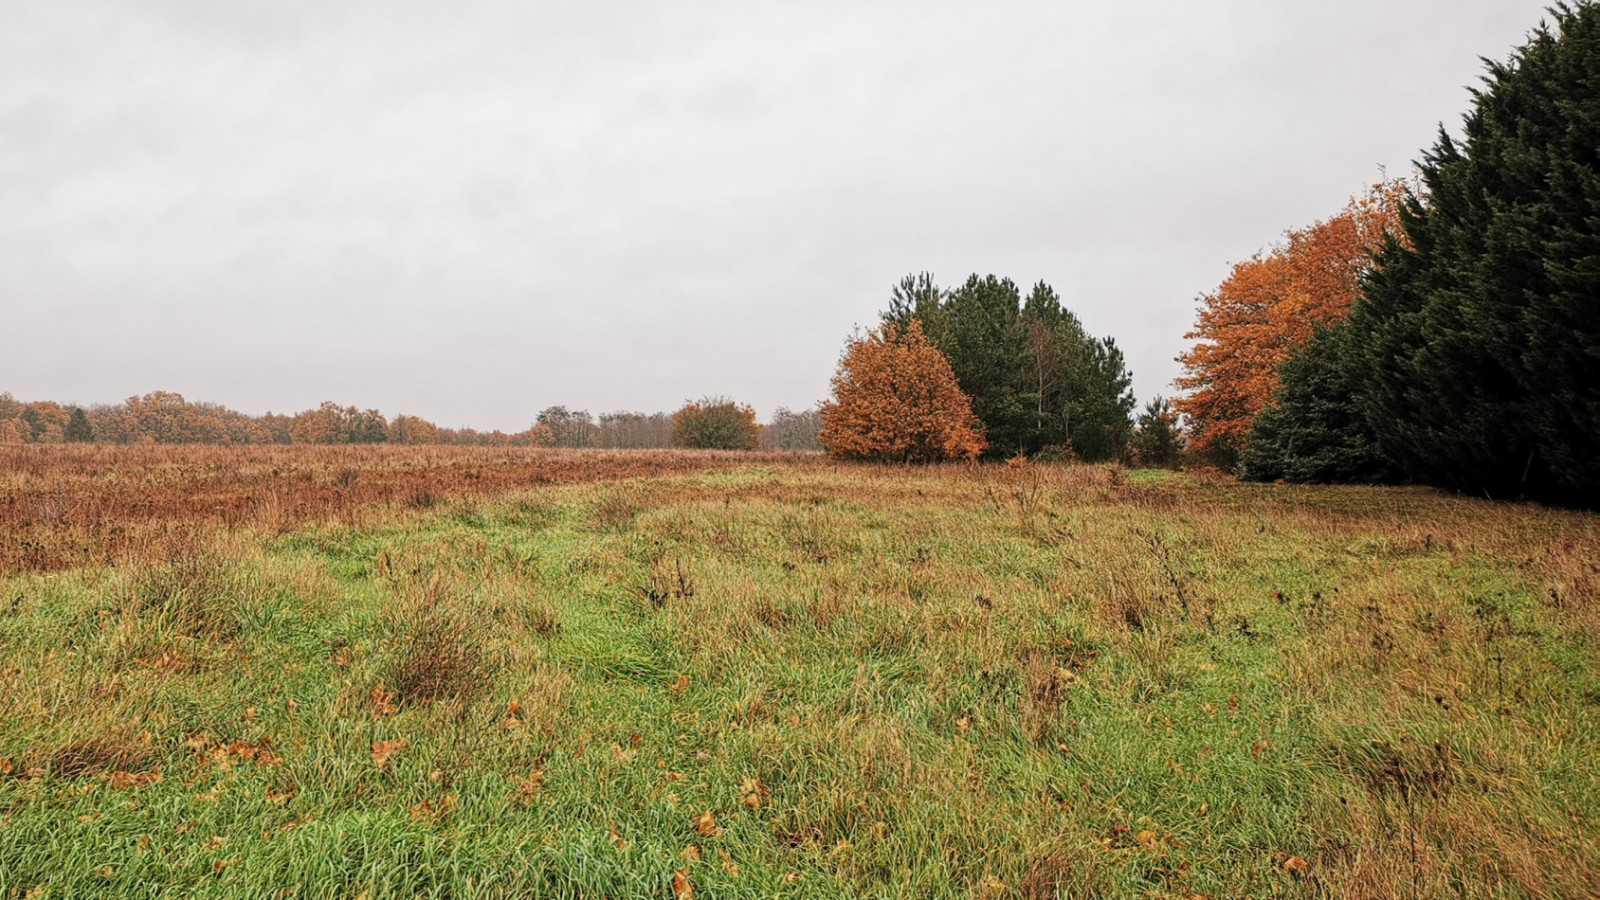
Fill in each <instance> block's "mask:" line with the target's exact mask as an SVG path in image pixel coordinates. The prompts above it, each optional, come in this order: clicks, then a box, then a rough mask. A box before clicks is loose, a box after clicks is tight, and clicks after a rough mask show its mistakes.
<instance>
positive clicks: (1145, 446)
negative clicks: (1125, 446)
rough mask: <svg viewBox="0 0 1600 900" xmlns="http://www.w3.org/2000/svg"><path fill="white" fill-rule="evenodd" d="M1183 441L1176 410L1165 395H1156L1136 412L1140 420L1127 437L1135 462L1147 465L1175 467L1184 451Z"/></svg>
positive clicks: (1152, 466) (1148, 466)
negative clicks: (1141, 409)
mask: <svg viewBox="0 0 1600 900" xmlns="http://www.w3.org/2000/svg"><path fill="white" fill-rule="evenodd" d="M1183 444H1184V441H1183V432H1182V431H1181V430H1180V429H1179V427H1178V414H1177V412H1176V411H1174V410H1173V408H1172V403H1171V402H1170V401H1169V400H1167V398H1165V397H1162V396H1160V395H1157V396H1156V397H1155V399H1153V400H1151V401H1150V402H1149V403H1146V404H1145V405H1144V412H1141V413H1140V414H1139V422H1138V424H1137V425H1135V426H1134V430H1133V437H1132V438H1131V439H1130V440H1129V449H1130V450H1132V451H1133V459H1134V462H1135V463H1136V464H1137V465H1139V466H1142V467H1146V468H1169V467H1171V466H1175V465H1177V463H1178V457H1179V455H1180V454H1182V453H1183Z"/></svg>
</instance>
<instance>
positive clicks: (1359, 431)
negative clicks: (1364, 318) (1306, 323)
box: [1240, 327, 1400, 483]
mask: <svg viewBox="0 0 1600 900" xmlns="http://www.w3.org/2000/svg"><path fill="white" fill-rule="evenodd" d="M1353 334H1354V332H1353V331H1351V330H1350V329H1348V328H1340V327H1336V328H1319V329H1317V331H1316V332H1315V333H1314V334H1313V335H1312V337H1311V340H1309V341H1307V342H1306V344H1305V346H1303V347H1301V348H1300V349H1299V350H1297V351H1296V352H1295V354H1294V355H1293V356H1291V357H1289V359H1288V360H1286V361H1285V362H1284V364H1283V366H1282V368H1281V370H1280V372H1279V375H1280V378H1281V384H1280V385H1279V387H1278V390H1277V393H1276V394H1274V395H1273V399H1272V403H1271V404H1270V405H1268V406H1267V408H1266V409H1263V410H1262V411H1261V412H1260V413H1259V414H1258V415H1257V416H1256V417H1255V420H1254V422H1255V425H1254V428H1253V429H1252V431H1251V433H1250V443H1249V447H1248V449H1246V450H1245V452H1244V454H1243V457H1242V458H1241V460H1240V469H1241V474H1242V475H1243V477H1244V478H1246V479H1249V480H1252V481H1276V480H1278V479H1283V480H1285V481H1291V482H1300V483H1327V482H1350V481H1357V482H1381V481H1393V480H1397V479H1398V478H1399V477H1400V473H1399V472H1398V471H1397V470H1396V469H1395V468H1394V467H1393V466H1392V465H1390V464H1389V463H1388V462H1387V461H1386V460H1385V459H1384V457H1383V455H1382V454H1381V453H1379V451H1378V448H1377V445H1376V442H1375V438H1374V437H1373V435H1372V430H1371V429H1370V428H1368V427H1367V423H1366V419H1365V418H1364V417H1363V416H1362V413H1361V409H1360V408H1359V406H1358V404H1357V400H1356V397H1357V395H1358V394H1359V393H1360V392H1361V390H1362V387H1363V385H1362V379H1363V377H1364V376H1363V374H1362V373H1361V371H1360V368H1359V367H1358V366H1357V365H1354V364H1353V362H1352V358H1351V357H1352V353H1351V350H1350V349H1349V348H1348V347H1347V343H1348V342H1349V340H1350V338H1351V335H1353Z"/></svg>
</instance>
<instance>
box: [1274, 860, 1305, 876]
mask: <svg viewBox="0 0 1600 900" xmlns="http://www.w3.org/2000/svg"><path fill="white" fill-rule="evenodd" d="M1279 868H1280V869H1281V870H1282V871H1284V872H1289V873H1291V874H1292V873H1295V872H1304V871H1305V870H1307V869H1309V868H1311V863H1308V862H1306V861H1305V860H1303V859H1301V858H1300V857H1298V856H1291V857H1289V858H1288V859H1286V860H1284V861H1283V865H1282V866H1280V867H1279Z"/></svg>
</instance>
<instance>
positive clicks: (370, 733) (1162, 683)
mask: <svg viewBox="0 0 1600 900" xmlns="http://www.w3.org/2000/svg"><path fill="white" fill-rule="evenodd" d="M120 452H123V453H127V454H129V455H128V456H126V457H124V458H123V459H122V460H121V461H120V462H118V461H116V460H114V459H111V458H109V457H108V458H107V459H106V460H102V462H104V463H105V464H106V465H107V467H108V468H107V470H106V471H105V472H101V473H99V474H97V475H93V476H92V477H90V476H85V478H84V479H83V480H82V484H84V485H95V484H102V483H103V484H105V485H109V486H110V487H109V490H110V491H111V493H112V494H117V493H118V492H125V493H127V495H128V496H135V495H138V494H139V493H140V492H141V491H144V492H145V495H146V496H149V497H157V496H169V495H170V496H171V497H172V498H173V500H172V504H173V505H172V506H171V507H170V508H169V507H162V509H168V511H170V512H171V513H172V515H173V518H172V519H171V520H168V521H163V520H160V519H159V518H158V519H152V520H150V521H137V522H135V521H131V520H130V521H128V522H127V523H126V524H127V525H128V527H130V528H138V529H144V530H146V531H147V532H148V533H151V534H162V533H163V532H162V529H163V528H170V529H171V532H170V534H171V537H170V540H168V541H167V542H165V543H159V542H158V543H153V544H149V545H148V547H147V549H145V550H143V551H140V552H137V553H129V554H127V555H125V556H122V557H118V560H119V562H118V564H117V565H116V566H115V567H113V568H111V569H105V568H98V567H93V566H89V567H80V568H77V569H70V570H57V571H48V572H45V571H32V570H26V571H22V570H13V572H12V573H11V574H9V575H7V576H4V578H3V581H0V584H3V586H4V592H3V593H0V770H4V769H5V767H6V766H7V765H10V766H12V767H13V770H14V771H12V772H11V774H10V776H9V778H8V777H6V776H5V775H4V774H0V885H3V886H4V888H6V889H9V888H11V887H12V886H13V885H14V884H15V885H20V886H21V888H20V890H28V889H32V888H34V887H37V886H38V885H40V884H44V883H46V882H49V883H50V884H59V885H63V886H65V887H64V888H63V889H64V890H65V891H66V892H67V893H68V894H69V895H85V896H98V895H106V896H111V895H116V894H117V893H119V892H120V893H122V894H140V893H142V894H144V895H150V896H180V895H185V894H198V895H207V894H210V895H218V896H226V895H230V894H231V895H238V896H247V895H270V894H271V893H273V892H274V891H276V890H277V889H278V888H277V885H278V884H280V883H282V882H284V881H286V880H291V879H292V880H295V881H296V882H297V883H304V884H307V885H310V886H312V887H315V888H317V889H319V890H324V891H325V892H328V893H333V894H340V893H346V894H351V895H354V894H358V893H360V892H361V891H368V892H369V893H370V896H373V897H378V896H417V895H430V894H431V895H445V894H448V895H451V896H456V895H462V896H488V897H515V896H613V897H624V896H670V895H671V892H672V884H673V881H674V877H675V875H676V874H677V873H678V871H679V870H682V871H683V872H686V873H688V874H687V875H686V876H685V879H686V884H692V886H693V889H694V891H695V892H696V893H698V894H700V895H701V896H729V897H752V898H753V897H770V896H796V897H840V896H863V895H870V896H883V897H901V896H903V897H911V896H918V897H921V896H939V897H960V898H970V897H992V898H1000V897H1084V898H1087V897H1102V896H1135V897H1146V898H1184V900H1194V898H1196V897H1211V898H1219V897H1234V896H1239V897H1245V896H1250V897H1258V898H1265V897H1273V896H1288V897H1305V898H1319V900H1320V898H1327V897H1351V898H1396V900H1399V898H1406V900H1410V898H1435V897H1437V898H1445V897H1463V896H1464V897H1485V898H1499V897H1528V898H1543V897H1549V898H1565V897H1582V896H1589V895H1592V894H1593V887H1592V886H1593V884H1595V883H1596V880H1597V879H1600V825H1597V820H1600V800H1597V799H1596V798H1600V767H1597V766H1596V765H1595V763H1596V759H1597V756H1600V753H1597V751H1600V711H1597V710H1600V677H1597V674H1596V673H1597V671H1600V664H1597V660H1600V652H1597V646H1596V631H1595V626H1596V623H1597V621H1600V609H1597V607H1600V581H1597V578H1600V570H1597V567H1596V561H1597V560H1600V520H1597V519H1596V518H1595V517H1594V516H1590V515H1584V514H1579V513H1572V512H1561V511H1551V510H1544V509H1540V508H1537V507H1532V506H1519V505H1508V504H1493V503H1486V502H1484V501H1481V500H1472V499H1466V498H1457V497H1450V496H1445V495H1442V494H1439V493H1436V492H1432V491H1424V490H1404V489H1402V490H1395V489H1373V488H1300V487H1289V486H1261V485H1242V484H1237V483H1233V482H1229V481H1225V480H1220V479H1217V478H1214V477H1209V476H1205V475H1198V476H1197V475H1190V474H1179V475H1173V474H1169V473H1155V472H1126V471H1122V470H1119V469H1116V468H1105V467H1083V466H1055V465H1032V466H1018V467H981V466H979V467H974V466H948V467H927V468H916V469H901V468H891V467H871V466H852V465H832V464H827V463H823V462H819V461H816V460H807V461H803V462H800V463H797V464H794V465H789V464H784V465H775V464H772V463H771V462H770V461H769V462H767V463H763V464H759V465H744V466H724V464H723V461H722V458H721V457H713V458H705V459H701V458H699V457H690V458H688V459H687V460H677V461H672V460H666V461H664V462H662V463H661V464H662V465H667V466H668V467H669V468H670V467H672V466H682V467H683V469H682V470H680V469H672V471H674V472H676V473H677V474H667V475H659V474H658V475H650V474H648V470H649V466H651V465H655V463H653V462H650V461H649V459H650V458H652V457H650V455H648V454H647V455H646V456H645V460H646V461H645V462H640V463H638V465H640V466H643V467H644V469H643V470H641V473H642V474H644V475H645V477H641V478H639V479H636V480H629V479H626V478H624V477H623V476H622V474H621V473H622V472H624V471H627V470H626V468H625V467H609V468H608V464H603V463H604V460H605V459H607V458H608V457H607V456H606V455H604V454H600V455H597V456H596V458H597V459H598V460H600V461H599V462H590V463H585V462H584V459H583V458H582V457H581V456H578V457H575V458H573V459H571V460H570V461H569V463H570V466H571V467H572V469H571V471H572V473H574V474H572V478H573V479H578V478H580V477H586V476H580V475H578V474H576V473H578V472H589V473H591V474H592V475H593V478H592V479H591V480H589V481H588V482H586V483H575V482H574V483H543V484H537V485H532V484H522V485H521V486H519V487H515V488H514V489H511V488H508V489H505V490H503V491H501V492H493V491H488V490H478V489H476V488H474V487H472V486H470V485H469V482H473V481H474V480H473V479H466V478H464V477H463V478H461V479H459V481H460V483H459V484H456V485H455V486H453V487H452V486H450V485H448V484H445V485H433V484H432V483H430V482H428V481H426V480H425V479H421V478H418V479H415V480H410V479H411V476H410V475H393V476H392V478H393V480H392V481H390V482H386V481H385V479H388V478H391V475H388V474H385V472H388V471H390V470H393V471H395V472H401V471H402V470H404V464H405V463H406V461H407V460H408V459H409V457H408V456H406V455H405V454H396V455H394V456H393V457H387V456H384V455H382V454H377V455H374V456H371V457H370V458H369V456H367V455H366V454H365V451H356V452H353V453H351V454H350V456H349V457H348V458H347V459H344V460H341V459H340V458H339V457H338V456H329V457H327V458H326V459H324V460H322V462H321V463H319V468H317V469H316V472H318V473H319V474H318V475H317V476H316V478H314V479H312V482H315V481H316V480H317V479H325V480H326V482H327V484H328V489H330V490H337V491H345V492H350V493H351V495H352V496H351V497H350V498H347V500H346V501H341V503H343V504H344V505H338V504H333V505H328V506H325V507H319V509H320V510H321V511H320V512H318V513H317V514H316V515H314V516H312V517H311V518H308V519H301V520H293V521H298V522H300V523H301V524H300V525H298V526H296V527H293V528H287V529H286V528H285V527H283V523H284V522H286V521H291V519H290V518H288V517H283V513H282V510H281V508H280V510H279V511H278V512H275V513H273V514H272V515H271V516H267V517H264V518H260V519H250V518H242V519H240V520H239V521H238V523H237V524H235V525H233V526H232V527H228V526H227V523H225V522H221V521H220V520H217V519H208V518H206V516H205V515H204V514H202V512H200V511H199V510H200V507H198V506H196V507H190V506H188V505H186V504H188V500H187V499H185V498H184V496H183V490H182V489H180V488H179V487H176V486H175V485H182V484H197V485H201V486H202V487H201V489H200V493H201V494H202V495H203V494H204V490H205V488H204V485H205V484H208V483H209V482H208V481H207V479H206V477H202V476H201V475H200V474H197V473H188V474H187V475H183V474H182V473H177V472H171V471H167V470H166V469H165V468H164V467H165V466H166V465H167V463H165V462H159V461H158V460H159V459H160V457H150V458H149V459H148V460H145V462H147V463H150V465H151V466H153V467H154V468H153V469H152V468H150V467H149V466H147V467H145V468H140V466H139V462H140V459H141V458H140V457H139V456H138V453H141V452H143V451H120ZM240 452H241V453H243V452H246V451H240ZM251 452H253V451H251ZM470 452H471V453H483V452H490V453H500V452H502V451H470ZM519 453H520V452H519ZM466 458H467V456H465V455H464V456H462V457H460V460H464V459H466ZM528 458H529V459H531V458H532V457H531V456H530V457H528ZM524 461H526V460H524ZM113 463H115V465H113ZM585 466H588V468H585ZM69 469H70V467H64V468H63V469H62V472H61V473H58V474H57V475H54V476H51V477H52V478H54V479H55V481H54V482H53V483H54V484H56V487H55V488H53V489H52V496H57V497H67V496H82V497H89V496H91V495H92V493H91V492H90V489H89V488H88V487H83V488H82V491H83V493H81V494H79V495H72V494H70V492H68V493H65V494H64V493H62V491H63V490H64V488H62V487H61V485H63V484H66V483H69V482H71V481H72V480H73V479H72V478H69V477H67V475H66V474H65V473H66V472H67V471H68V470H69ZM113 470H114V471H113ZM415 471H423V472H427V471H434V472H437V471H454V470H450V469H448V468H447V469H445V470H439V469H429V468H427V467H426V466H423V467H421V468H420V469H417V470H415ZM285 472H287V470H285ZM603 473H610V474H609V475H607V474H603ZM14 475H15V473H14V472H13V476H14ZM612 476H617V477H616V478H615V479H613V478H612ZM96 479H99V480H98V481H97V480H96ZM185 479H187V481H186V480H185ZM274 479H287V481H278V480H273V479H269V480H268V482H265V483H272V484H288V485H292V484H294V483H296V478H294V477H289V476H288V475H287V474H285V473H280V474H279V475H278V476H274ZM385 483H389V484H390V485H391V487H392V488H393V490H392V491H389V492H385V491H383V490H379V489H378V486H379V485H382V484H385ZM117 485H121V486H120V487H119V486H117ZM287 490H288V489H287V488H282V489H281V490H280V493H283V494H284V496H289V494H288V493H285V492H286V491H287ZM308 490H311V491H312V492H313V493H314V492H315V491H316V490H322V488H308ZM363 490H372V491H373V493H371V494H370V495H360V494H359V492H361V491H363ZM419 492H423V493H426V494H427V496H428V498H430V499H428V500H427V502H421V501H419V500H417V499H416V498H417V497H418V496H419ZM360 496H365V497H366V499H365V500H360V499H359V498H360ZM361 503H365V504H366V505H364V506H363V505H360V504H361ZM290 507H291V508H292V507H293V504H292V503H291V504H290ZM129 509H132V507H129ZM50 515H51V516H53V517H54V518H53V519H51V520H50V521H43V520H40V519H38V518H37V517H34V518H30V519H29V520H28V521H27V522H26V523H17V522H13V523H12V525H11V526H10V527H11V528H12V529H13V530H11V531H0V535H4V536H5V537H8V538H9V537H12V536H14V535H17V534H21V533H27V534H30V535H39V534H44V535H45V536H46V537H47V538H49V539H51V540H55V539H57V538H60V537H61V536H62V535H66V536H69V537H73V538H74V539H77V538H82V537H84V536H85V535H88V534H90V532H89V531H81V530H75V529H80V528H82V527H86V526H84V525H83V523H78V524H73V522H74V520H73V516H74V515H75V513H72V512H71V511H70V503H68V504H66V505H63V506H58V507H55V508H54V511H53V512H51V513H50ZM127 515H130V516H131V515H132V513H131V512H129V513H127ZM208 523H209V524H208ZM52 529H55V530H52ZM50 535H55V536H56V537H53V538H52V537H50ZM94 552H95V553H105V552H107V551H106V549H105V547H103V546H102V547H100V549H98V550H96V551H94ZM90 555H93V554H90ZM18 558H20V557H18ZM141 779H142V780H141ZM157 779H160V780H157ZM79 817H87V819H86V820H81V819H80V818H79ZM97 817H98V818H97ZM707 817H709V818H707ZM190 823H199V824H190ZM178 826H183V827H184V828H187V829H190V830H182V831H180V830H178ZM264 834H265V835H270V837H263V835H264ZM141 836H148V837H149V839H150V840H149V843H150V847H151V848H154V849H149V848H146V849H147V852H146V853H145V854H144V855H140V854H139V848H140V846H141V845H140V844H139V839H140V837H141ZM346 836H348V838H347V837H346ZM213 839H221V840H222V841H223V844H220V845H215V846H213V845H212V844H211V843H210V842H212V841H213ZM166 848H171V852H170V853H168V852H167V849H166ZM232 859H238V860H240V862H238V863H237V864H229V866H228V867H225V868H224V869H217V868H215V867H216V865H217V864H218V863H222V862H226V861H228V860H232ZM103 866H110V867H111V869H112V872H111V874H109V875H107V874H103V869H102V867H103ZM50 879H56V880H55V881H50ZM269 887H270V888H271V890H268V888H269ZM19 895H20V894H19Z"/></svg>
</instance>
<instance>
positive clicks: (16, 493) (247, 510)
mask: <svg viewBox="0 0 1600 900" xmlns="http://www.w3.org/2000/svg"><path fill="white" fill-rule="evenodd" d="M780 458H783V459H788V458H789V455H782V454H771V455H763V454H751V453H724V452H718V451H683V450H640V451H575V450H552V449H539V448H523V447H438V446H432V447H428V446H423V447H415V446H413V447H398V446H362V447H353V446H343V447H314V446H253V447H217V446H138V447H99V446H78V445H56V446H33V445H8V446H4V447H0V534H4V535H6V536H7V539H6V540H5V541H3V542H0V572H16V571H51V570H57V569H66V568H71V567H74V566H81V565H96V564H101V563H108V562H113V561H117V560H121V559H125V558H127V557H128V556H130V555H136V556H147V555H152V554H145V553H142V552H141V553H136V554H135V553H131V551H136V550H140V549H141V548H146V547H149V546H151V545H157V546H160V547H169V546H171V545H173V544H174V543H185V542H190V541H192V539H193V535H194V534H195V533H197V532H202V533H203V532H208V531H215V530H218V529H235V528H243V529H263V530H267V531H272V532H283V531H287V530H289V529H291V528H294V527H297V526H299V525H302V524H306V523H314V522H321V521H329V520H335V521H346V520H349V519H350V518H351V517H353V516H356V515H358V514H359V513H360V511H361V510H365V509H370V508H374V507H377V508H393V507H399V508H410V509H427V508H430V507H433V506H435V505H437V504H438V503H440V502H441V501H443V500H447V499H452V498H463V497H479V496H487V495H490V494H495V493H499V492H504V491H507V490H511V489H515V488H518V487H528V486H533V485H542V484H559V483H571V482H586V481H613V480H618V479H624V478H638V477H644V476H651V475H668V474H674V473H686V472H695V471H702V470H705V469H712V468H720V467H724V466H731V465H735V464H746V463H751V462H761V461H763V460H766V461H771V460H775V459H780ZM153 555H154V556H156V557H165V556H166V555H167V554H165V553H157V554H153Z"/></svg>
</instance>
